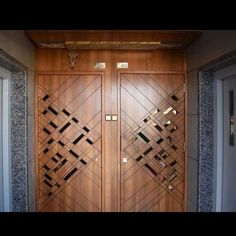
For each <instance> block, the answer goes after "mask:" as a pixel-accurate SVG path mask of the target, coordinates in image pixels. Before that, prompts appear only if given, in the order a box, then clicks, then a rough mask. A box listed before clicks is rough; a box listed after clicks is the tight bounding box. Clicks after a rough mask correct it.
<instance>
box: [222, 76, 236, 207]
mask: <svg viewBox="0 0 236 236" xmlns="http://www.w3.org/2000/svg"><path fill="white" fill-rule="evenodd" d="M235 123H236V76H231V77H229V78H227V79H224V80H223V163H222V164H223V176H222V177H223V178H222V211H236V124H235Z"/></svg>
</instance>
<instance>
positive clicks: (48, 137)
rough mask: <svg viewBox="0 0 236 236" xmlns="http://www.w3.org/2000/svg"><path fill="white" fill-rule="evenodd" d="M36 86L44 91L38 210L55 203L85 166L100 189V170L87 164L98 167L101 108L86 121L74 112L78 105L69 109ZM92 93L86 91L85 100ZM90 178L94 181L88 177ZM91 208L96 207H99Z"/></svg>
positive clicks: (82, 171) (41, 100)
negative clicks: (98, 130)
mask: <svg viewBox="0 0 236 236" xmlns="http://www.w3.org/2000/svg"><path fill="white" fill-rule="evenodd" d="M38 89H39V91H40V94H43V96H42V97H41V98H39V111H40V114H39V174H40V199H39V204H40V209H43V208H44V207H45V206H46V205H47V204H50V202H54V204H55V202H56V199H57V198H58V196H59V195H60V193H61V192H62V191H63V189H64V188H65V187H66V186H70V183H71V182H72V180H73V179H74V178H75V177H76V178H78V176H80V175H81V174H82V173H84V170H86V168H88V169H89V171H90V172H89V173H92V174H93V175H96V176H98V181H97V182H96V183H95V184H96V185H98V187H99V188H100V189H101V186H100V182H99V181H100V178H101V177H100V171H96V170H94V169H92V168H91V167H90V166H91V165H90V164H93V166H94V165H95V166H98V167H99V168H100V166H99V163H98V162H97V160H98V158H99V159H100V157H101V147H100V145H99V143H100V140H101V133H100V132H99V133H98V132H97V131H96V129H95V128H94V127H96V126H97V125H99V123H100V122H101V118H100V117H101V111H98V112H97V113H96V114H95V115H93V116H92V118H91V119H90V120H89V121H88V122H87V123H85V122H84V121H83V120H82V119H80V118H79V117H78V114H76V112H75V111H76V110H78V109H79V108H80V107H81V105H79V106H78V107H76V109H75V110H74V111H72V110H71V109H70V108H69V107H68V106H66V105H64V104H62V102H61V101H60V100H59V99H58V98H57V97H55V96H54V94H53V93H51V92H49V91H47V90H46V89H45V88H42V87H39V88H38ZM54 93H55V92H54ZM93 94H94V93H93V92H91V93H88V95H87V100H88V99H89V98H90V97H91V96H93ZM85 102H86V100H85ZM82 115H83V114H82ZM82 117H83V116H82ZM87 172H88V171H86V173H87ZM83 176H86V174H83ZM91 181H93V180H92V179H91V178H90V182H91ZM75 191H76V190H75ZM79 194H80V195H81V196H82V197H83V198H84V199H86V201H87V202H89V204H91V205H92V204H93V205H94V203H93V202H92V201H91V200H89V199H87V198H86V197H85V196H84V195H83V193H79ZM78 204H79V203H78ZM94 207H96V208H97V209H98V210H99V206H97V205H94ZM81 208H83V207H82V206H81ZM84 211H86V209H84Z"/></svg>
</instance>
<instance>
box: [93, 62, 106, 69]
mask: <svg viewBox="0 0 236 236" xmlns="http://www.w3.org/2000/svg"><path fill="white" fill-rule="evenodd" d="M94 68H95V69H105V68H106V63H105V62H97V63H96V64H95V66H94Z"/></svg>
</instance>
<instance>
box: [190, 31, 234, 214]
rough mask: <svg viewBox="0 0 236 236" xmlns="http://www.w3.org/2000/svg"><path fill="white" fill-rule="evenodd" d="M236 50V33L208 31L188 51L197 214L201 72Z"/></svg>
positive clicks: (192, 172) (193, 206) (192, 200)
mask: <svg viewBox="0 0 236 236" xmlns="http://www.w3.org/2000/svg"><path fill="white" fill-rule="evenodd" d="M232 50H236V30H208V31H203V33H202V34H201V35H200V36H199V38H197V39H196V40H195V41H194V42H193V43H192V44H191V45H190V46H189V47H188V50H187V65H188V78H187V79H188V114H187V115H188V142H187V143H188V147H187V152H188V210H189V211H196V210H197V185H198V68H199V67H200V66H203V65H205V64H207V63H208V62H210V61H213V60H215V59H217V58H219V57H221V56H223V55H224V54H226V53H229V52H230V51H232Z"/></svg>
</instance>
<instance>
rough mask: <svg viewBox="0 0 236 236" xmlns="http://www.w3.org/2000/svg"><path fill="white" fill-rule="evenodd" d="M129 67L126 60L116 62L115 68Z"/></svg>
mask: <svg viewBox="0 0 236 236" xmlns="http://www.w3.org/2000/svg"><path fill="white" fill-rule="evenodd" d="M128 67H129V65H128V62H117V63H116V68H118V69H127V68H128Z"/></svg>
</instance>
